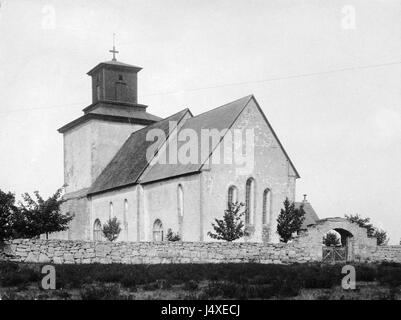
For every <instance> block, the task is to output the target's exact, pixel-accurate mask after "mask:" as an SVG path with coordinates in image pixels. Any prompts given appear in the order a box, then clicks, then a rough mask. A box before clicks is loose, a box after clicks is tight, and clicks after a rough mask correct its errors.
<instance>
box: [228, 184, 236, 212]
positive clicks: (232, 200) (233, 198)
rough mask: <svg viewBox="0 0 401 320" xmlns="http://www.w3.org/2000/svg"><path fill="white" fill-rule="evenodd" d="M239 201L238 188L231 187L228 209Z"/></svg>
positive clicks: (229, 189)
mask: <svg viewBox="0 0 401 320" xmlns="http://www.w3.org/2000/svg"><path fill="white" fill-rule="evenodd" d="M237 201H238V189H237V187H236V186H230V187H229V188H228V197H227V208H229V206H230V204H232V203H236V202H237Z"/></svg>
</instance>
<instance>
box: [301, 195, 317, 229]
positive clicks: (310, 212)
mask: <svg viewBox="0 0 401 320" xmlns="http://www.w3.org/2000/svg"><path fill="white" fill-rule="evenodd" d="M301 205H303V207H304V211H305V220H304V222H303V224H302V228H303V229H306V228H307V226H309V225H312V224H316V222H317V221H318V220H319V217H318V215H317V213H316V211H315V210H314V209H313V207H312V205H311V204H310V203H309V202H307V201H302V202H295V208H296V209H299V208H300V207H301Z"/></svg>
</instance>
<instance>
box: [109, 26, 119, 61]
mask: <svg viewBox="0 0 401 320" xmlns="http://www.w3.org/2000/svg"><path fill="white" fill-rule="evenodd" d="M115 41H116V34H115V33H113V50H110V51H109V52H111V53H112V54H113V61H117V59H116V53H120V52H119V51H117V50H116V44H115Z"/></svg>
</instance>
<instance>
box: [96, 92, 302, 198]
mask: <svg viewBox="0 0 401 320" xmlns="http://www.w3.org/2000/svg"><path fill="white" fill-rule="evenodd" d="M251 100H253V101H255V104H256V105H257V107H258V108H259V110H260V112H261V114H262V115H263V117H264V119H265V121H266V123H267V125H268V126H269V128H270V129H271V131H272V133H273V135H274V136H275V138H276V139H277V141H278V143H279V145H280V147H281V148H282V150H283V152H284V154H285V156H286V157H287V159H288V161H289V163H290V164H291V165H292V167H293V169H294V171H295V173H296V175H297V177H299V175H298V173H297V171H296V169H295V167H294V166H293V164H292V162H291V160H290V159H289V157H288V155H287V153H286V152H285V150H284V148H283V146H282V145H281V143H280V141H279V140H278V138H277V136H276V134H275V133H274V131H273V129H272V127H271V126H270V124H269V122H268V121H267V119H266V117H265V115H264V114H263V111H262V110H261V109H260V107H259V105H258V103H257V102H256V99H255V98H254V96H253V95H250V96H246V97H244V98H241V99H238V100H236V101H233V102H230V103H228V104H225V105H223V106H221V107H218V108H216V109H213V110H210V111H208V112H205V113H202V114H200V115H198V116H196V117H193V116H192V114H191V113H190V111H189V110H188V109H185V110H183V111H181V112H179V113H177V114H175V115H173V116H171V117H169V118H166V119H164V120H161V121H159V122H156V123H154V124H152V125H150V126H148V127H146V128H143V129H141V130H139V131H136V132H134V133H133V134H132V135H131V136H130V137H129V138H128V140H127V141H126V142H125V143H124V145H123V146H122V147H121V149H120V150H119V151H118V153H117V154H116V155H115V157H114V158H113V160H112V161H111V162H110V163H109V165H108V166H107V167H106V168H105V169H104V170H103V172H102V173H101V174H100V176H99V177H98V178H97V179H96V181H95V183H94V184H93V186H92V187H91V189H90V190H89V194H94V193H100V192H104V191H108V190H112V189H116V188H121V187H124V186H127V185H132V184H135V183H150V182H154V181H159V180H164V179H169V178H172V177H177V176H182V175H188V174H192V173H196V172H200V171H201V170H202V167H203V166H204V163H205V162H206V160H208V158H209V156H210V154H211V153H212V152H213V150H214V149H215V148H216V147H217V145H218V144H219V143H220V142H221V141H222V140H223V138H224V137H221V139H220V140H219V141H213V140H211V141H212V142H213V144H212V145H211V146H210V149H209V150H210V153H204V154H202V152H201V147H202V146H201V144H200V143H198V155H199V156H201V155H202V156H203V158H200V161H198V163H196V164H180V163H177V164H170V163H168V161H167V163H166V164H163V163H159V162H155V163H154V164H151V165H149V163H148V161H147V159H146V152H147V149H148V148H149V147H150V146H151V145H153V143H154V142H153V141H146V134H147V132H149V130H151V129H153V128H158V129H161V130H163V131H164V132H165V135H166V137H167V140H169V141H168V142H167V143H168V145H170V144H171V142H174V143H177V150H180V147H181V146H182V145H183V144H185V143H187V142H186V141H177V135H173V136H171V137H170V139H169V122H170V121H175V122H177V123H180V122H181V120H182V119H183V117H184V115H185V114H187V113H189V115H190V116H191V117H190V118H188V119H186V120H185V121H184V122H183V123H182V125H180V126H179V132H181V131H182V130H185V129H191V130H194V131H195V132H196V133H197V136H198V137H200V136H201V130H202V129H217V130H218V131H220V132H221V131H222V130H224V129H230V128H231V127H232V125H233V124H234V123H235V121H236V119H237V118H238V117H239V116H240V114H241V113H242V111H243V110H244V109H245V108H246V106H247V105H248V104H249V102H250V101H251ZM179 132H178V133H179ZM174 140H175V141H174ZM163 144H164V142H162V143H160V145H159V148H160V147H161V145H163ZM169 149H170V148H166V150H165V151H161V150H160V154H162V152H166V159H169V154H168V152H169ZM145 169H146V170H145Z"/></svg>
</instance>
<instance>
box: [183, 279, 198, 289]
mask: <svg viewBox="0 0 401 320" xmlns="http://www.w3.org/2000/svg"><path fill="white" fill-rule="evenodd" d="M198 287H199V284H198V283H197V282H196V281H194V280H189V281H187V282H185V283H184V288H183V289H184V290H187V291H195V290H197V289H198Z"/></svg>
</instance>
